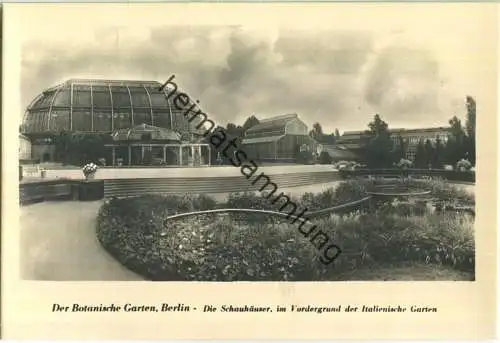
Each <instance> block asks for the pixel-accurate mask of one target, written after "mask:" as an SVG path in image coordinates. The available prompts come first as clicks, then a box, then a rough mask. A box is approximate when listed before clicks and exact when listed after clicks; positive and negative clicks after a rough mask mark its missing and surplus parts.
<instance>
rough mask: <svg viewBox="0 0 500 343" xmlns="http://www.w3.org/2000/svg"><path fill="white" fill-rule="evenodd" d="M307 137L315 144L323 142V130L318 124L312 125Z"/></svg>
mask: <svg viewBox="0 0 500 343" xmlns="http://www.w3.org/2000/svg"><path fill="white" fill-rule="evenodd" d="M309 136H311V138H312V139H314V140H315V141H317V142H321V141H322V140H323V128H322V127H321V124H320V123H314V124H313V127H312V130H311V131H309Z"/></svg>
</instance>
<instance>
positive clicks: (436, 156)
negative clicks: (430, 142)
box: [432, 137, 444, 169]
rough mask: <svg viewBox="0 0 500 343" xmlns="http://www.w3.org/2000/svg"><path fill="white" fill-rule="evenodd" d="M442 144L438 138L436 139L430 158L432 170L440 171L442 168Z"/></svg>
mask: <svg viewBox="0 0 500 343" xmlns="http://www.w3.org/2000/svg"><path fill="white" fill-rule="evenodd" d="M443 151H444V149H443V144H442V143H441V139H439V137H438V138H437V139H436V145H435V147H434V153H433V155H432V156H433V158H432V168H435V169H441V168H443V155H444V154H443Z"/></svg>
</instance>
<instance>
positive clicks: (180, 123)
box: [172, 108, 197, 131]
mask: <svg viewBox="0 0 500 343" xmlns="http://www.w3.org/2000/svg"><path fill="white" fill-rule="evenodd" d="M172 116H173V120H172V121H173V124H174V130H178V131H189V122H188V120H187V119H186V118H185V117H184V111H179V110H177V109H174V108H172ZM188 118H189V117H188ZM193 124H194V125H195V126H196V125H197V120H196V119H194V120H193Z"/></svg>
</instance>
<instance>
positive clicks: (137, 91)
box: [130, 87, 150, 107]
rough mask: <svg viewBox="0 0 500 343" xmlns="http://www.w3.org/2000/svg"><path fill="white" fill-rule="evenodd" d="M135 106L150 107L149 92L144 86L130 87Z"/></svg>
mask: <svg viewBox="0 0 500 343" xmlns="http://www.w3.org/2000/svg"><path fill="white" fill-rule="evenodd" d="M130 93H131V94H132V105H133V106H134V107H150V104H149V97H148V93H147V92H146V90H145V89H144V87H130Z"/></svg>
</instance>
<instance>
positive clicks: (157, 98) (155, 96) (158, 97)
mask: <svg viewBox="0 0 500 343" xmlns="http://www.w3.org/2000/svg"><path fill="white" fill-rule="evenodd" d="M149 94H150V96H151V103H152V104H153V107H168V104H167V98H166V95H165V94H163V93H158V92H157V91H156V92H155V93H153V92H152V91H149Z"/></svg>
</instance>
